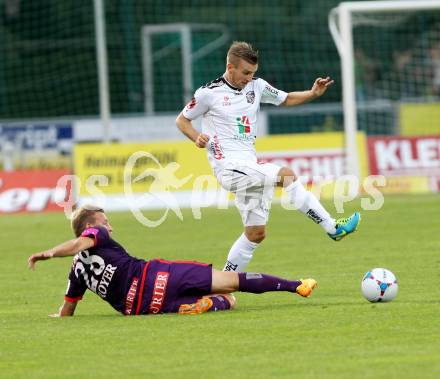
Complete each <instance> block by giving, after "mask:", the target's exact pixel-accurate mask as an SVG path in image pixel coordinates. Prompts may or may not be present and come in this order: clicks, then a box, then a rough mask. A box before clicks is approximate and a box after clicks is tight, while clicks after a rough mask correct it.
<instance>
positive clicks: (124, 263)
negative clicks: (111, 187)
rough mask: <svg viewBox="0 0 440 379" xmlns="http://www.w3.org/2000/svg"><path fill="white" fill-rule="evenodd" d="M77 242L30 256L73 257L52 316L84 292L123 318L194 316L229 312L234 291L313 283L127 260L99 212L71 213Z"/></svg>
mask: <svg viewBox="0 0 440 379" xmlns="http://www.w3.org/2000/svg"><path fill="white" fill-rule="evenodd" d="M72 229H73V231H74V233H75V236H76V238H75V239H73V240H69V241H66V242H64V243H62V244H60V245H58V246H56V247H54V248H52V249H49V250H46V251H43V252H40V253H36V254H33V255H31V256H30V257H29V259H28V263H29V268H31V269H35V264H36V262H37V261H40V260H47V259H50V258H55V257H67V256H74V259H73V264H72V268H71V270H70V273H69V280H68V286H67V290H66V294H65V296H64V303H63V305H62V306H61V307H60V309H59V312H58V313H57V314H54V315H52V316H54V317H60V316H73V314H74V312H75V309H76V305H77V303H78V301H79V300H81V299H82V297H83V295H84V293H85V291H86V290H87V289H89V290H91V291H92V292H94V293H96V294H97V295H98V296H100V297H101V298H102V299H103V300H105V301H107V302H108V303H109V304H110V305H111V306H112V307H113V308H115V309H116V310H117V311H118V312H121V313H122V314H124V315H145V314H158V313H180V314H199V313H204V312H209V311H219V310H227V309H232V308H233V307H234V306H235V298H234V296H233V295H232V292H234V291H241V292H251V293H257V294H258V293H263V292H271V291H286V292H292V293H297V294H299V295H300V296H302V297H309V296H310V295H311V293H312V291H313V289H314V288H315V287H316V285H317V284H316V280H314V279H304V280H297V281H291V280H286V279H282V278H278V277H274V276H271V275H267V274H259V273H237V272H226V271H217V270H214V269H212V266H211V265H210V264H206V263H200V262H190V261H168V260H164V259H152V260H147V261H146V260H143V259H138V258H135V257H132V256H131V255H129V254H128V253H127V252H126V251H125V249H124V248H123V247H122V246H121V245H120V244H119V243H117V242H116V241H115V240H113V239H112V238H111V237H110V235H111V233H112V227H111V225H110V223H109V220H108V218H107V216H106V215H105V213H104V210H103V209H101V208H99V207H95V206H83V207H81V208H79V209H77V210H76V211H75V212H74V214H73V215H72Z"/></svg>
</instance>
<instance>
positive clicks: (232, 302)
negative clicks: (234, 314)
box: [223, 293, 237, 309]
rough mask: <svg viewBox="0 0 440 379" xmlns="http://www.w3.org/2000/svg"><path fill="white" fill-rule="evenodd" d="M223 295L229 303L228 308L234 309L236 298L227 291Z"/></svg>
mask: <svg viewBox="0 0 440 379" xmlns="http://www.w3.org/2000/svg"><path fill="white" fill-rule="evenodd" d="M223 296H224V297H225V299H226V300H227V301H228V302H229V304H230V308H229V309H234V308H235V305H236V304H237V299H236V298H235V296H234V295H233V294H232V293H227V294H224V295H223Z"/></svg>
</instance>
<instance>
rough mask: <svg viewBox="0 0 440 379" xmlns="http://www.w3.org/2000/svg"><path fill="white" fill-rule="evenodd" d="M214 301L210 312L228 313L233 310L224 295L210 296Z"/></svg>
mask: <svg viewBox="0 0 440 379" xmlns="http://www.w3.org/2000/svg"><path fill="white" fill-rule="evenodd" d="M210 298H211V300H212V303H213V304H212V308H211V309H210V310H209V311H210V312H217V311H226V310H228V309H230V308H231V304H230V303H229V301H228V300H227V299H226V298H225V297H224V296H222V295H215V296H210Z"/></svg>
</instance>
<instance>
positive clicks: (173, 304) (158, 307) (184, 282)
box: [141, 259, 212, 314]
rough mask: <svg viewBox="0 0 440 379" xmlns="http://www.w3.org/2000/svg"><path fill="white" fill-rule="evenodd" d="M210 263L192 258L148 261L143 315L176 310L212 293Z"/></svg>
mask: <svg viewBox="0 0 440 379" xmlns="http://www.w3.org/2000/svg"><path fill="white" fill-rule="evenodd" d="M211 285H212V265H210V264H206V263H199V262H191V261H167V260H164V259H153V260H151V261H149V265H148V269H147V278H146V281H145V288H144V296H143V299H142V312H141V313H142V314H147V313H150V314H157V313H170V312H177V311H178V310H179V306H180V305H181V304H191V303H195V302H196V301H197V300H198V299H200V298H201V297H202V296H205V295H209V294H210V293H211Z"/></svg>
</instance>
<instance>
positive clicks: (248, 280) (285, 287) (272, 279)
mask: <svg viewBox="0 0 440 379" xmlns="http://www.w3.org/2000/svg"><path fill="white" fill-rule="evenodd" d="M238 279H239V287H238V290H239V291H241V292H252V293H263V292H271V291H288V292H296V288H297V287H298V286H299V285H301V282H300V281H291V280H286V279H281V278H277V277H276V276H271V275H266V274H256V273H255V274H254V273H250V272H241V273H239V274H238Z"/></svg>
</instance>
